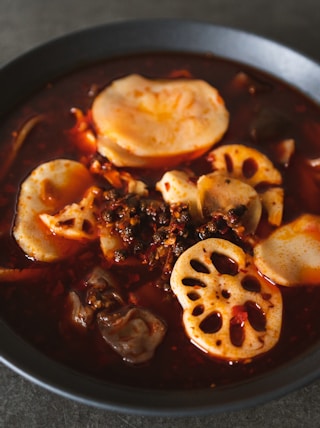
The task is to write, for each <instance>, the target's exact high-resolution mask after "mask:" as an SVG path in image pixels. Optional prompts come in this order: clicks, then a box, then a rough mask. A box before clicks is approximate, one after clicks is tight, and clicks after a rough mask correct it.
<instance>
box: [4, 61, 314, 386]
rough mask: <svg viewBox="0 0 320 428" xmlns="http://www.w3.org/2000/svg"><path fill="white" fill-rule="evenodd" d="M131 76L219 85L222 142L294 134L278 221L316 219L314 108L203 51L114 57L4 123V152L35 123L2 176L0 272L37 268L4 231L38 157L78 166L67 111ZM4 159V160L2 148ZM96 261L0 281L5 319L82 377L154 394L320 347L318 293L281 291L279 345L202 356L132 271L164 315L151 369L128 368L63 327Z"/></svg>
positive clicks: (90, 333)
mask: <svg viewBox="0 0 320 428" xmlns="http://www.w3.org/2000/svg"><path fill="white" fill-rule="evenodd" d="M131 73H138V74H141V75H144V76H146V77H151V78H152V77H155V78H170V77H184V76H185V77H193V78H200V79H204V80H206V81H207V82H209V83H210V84H212V85H213V86H215V87H216V88H218V90H219V92H220V94H221V96H222V98H223V99H224V101H225V103H226V106H227V108H228V110H229V113H230V125H229V129H228V131H227V133H226V135H225V136H224V137H223V139H222V141H221V144H224V143H229V144H230V143H237V144H246V145H251V146H253V147H255V148H257V149H258V150H260V151H262V152H263V153H266V154H267V155H268V156H269V157H270V158H271V159H275V158H276V153H275V142H278V141H279V140H281V139H285V138H293V139H294V140H295V141H296V153H295V155H294V156H293V161H292V162H290V164H289V166H288V167H281V166H279V167H278V165H277V167H278V168H279V169H280V171H281V172H282V174H283V177H284V186H285V193H286V197H285V209H284V221H289V220H291V219H292V218H294V217H296V216H297V215H299V214H300V213H302V212H303V211H304V210H306V211H308V212H312V213H314V214H320V202H319V201H320V198H319V187H318V184H317V182H316V181H315V178H314V177H313V176H312V174H311V173H310V170H309V168H308V166H306V163H305V157H317V156H318V155H319V152H320V150H319V142H318V141H319V137H320V119H319V118H320V114H319V109H318V107H317V106H315V105H314V104H313V103H312V102H310V101H309V100H307V99H306V98H305V97H304V96H302V95H301V94H299V93H297V92H296V91H295V90H292V89H291V88H289V87H287V86H286V85H284V84H282V83H280V82H278V81H276V80H274V79H271V78H270V77H269V76H265V75H264V74H262V73H260V72H256V71H253V70H251V69H247V68H246V67H243V66H242V65H239V64H234V63H231V62H228V61H222V60H219V59H216V58H214V57H212V56H198V55H193V54H190V55H189V54H166V53H159V54H141V55H134V56H127V57H120V58H115V59H112V60H107V61H105V62H103V63H100V64H95V65H92V66H90V67H87V68H84V69H81V70H78V71H75V72H74V73H71V74H69V75H66V76H65V77H63V78H60V79H59V80H57V81H54V82H48V85H47V86H46V87H45V88H43V89H42V90H41V91H39V92H37V93H35V94H34V95H33V96H32V97H30V98H29V99H28V100H27V101H25V102H24V103H23V104H22V105H21V106H20V107H18V108H16V109H15V110H14V111H13V112H11V113H10V114H8V116H7V117H6V120H5V121H3V123H2V124H1V128H0V138H1V141H2V143H3V145H4V146H9V145H10V144H11V142H12V133H13V132H17V131H18V130H19V129H21V127H22V126H23V124H24V123H25V122H26V121H27V120H28V118H31V117H33V116H35V115H42V116H43V121H40V123H39V124H37V126H35V127H34V129H33V130H32V131H31V132H30V134H29V135H28V137H27V139H26V141H25V143H24V144H23V146H22V148H21V150H20V151H19V153H18V155H17V157H16V159H15V161H14V163H13V165H12V167H11V169H10V171H9V173H8V174H7V176H6V177H5V178H4V180H3V187H2V188H3V191H2V195H1V219H2V220H1V237H0V239H1V248H2V251H1V255H0V265H1V266H7V267H16V266H19V267H27V266H30V265H33V264H34V263H36V262H34V261H32V260H29V259H28V258H26V257H25V256H24V254H23V253H22V251H21V250H20V249H19V248H18V247H17V244H16V243H15V241H14V239H13V237H12V235H11V230H12V224H13V219H14V216H15V204H16V198H17V193H18V191H19V186H20V184H21V182H22V181H23V180H24V178H25V177H26V175H27V174H28V173H29V172H30V171H31V170H32V169H34V168H35V167H36V166H37V165H39V164H40V163H42V162H44V161H47V160H50V159H55V158H59V157H64V158H70V159H74V160H83V159H84V157H85V154H84V153H81V151H79V148H78V147H77V145H76V144H75V143H74V139H73V138H72V137H71V135H70V132H69V131H70V129H72V127H73V126H74V121H75V120H74V116H73V115H72V114H71V113H70V110H71V109H72V108H78V109H80V110H82V111H83V112H86V111H87V110H88V109H90V107H91V105H92V102H93V99H94V96H95V95H96V94H97V93H98V92H99V91H100V90H101V89H102V88H104V87H105V86H106V85H108V84H109V83H110V82H111V81H112V80H113V79H116V78H119V77H123V76H125V75H128V74H131ZM243 73H244V74H243ZM243 78H245V83H243V82H242V79H243ZM261 112H262V113H261ZM1 156H2V162H4V158H5V150H4V151H3V152H2V155H1ZM190 166H192V167H193V169H194V170H195V172H196V173H199V174H202V173H206V172H208V171H209V170H210V167H209V164H208V162H207V161H206V160H205V156H203V157H202V158H201V159H198V160H196V161H194V162H193V163H192V164H191V165H190ZM164 171H165V167H164V168H163V169H161V168H160V170H156V171H154V170H148V169H144V170H141V171H134V173H135V174H139V175H140V176H141V178H142V180H144V181H147V182H148V184H150V185H154V183H155V182H156V181H157V180H158V179H159V178H160V177H161V175H162V174H163V172H164ZM297 171H299V174H297ZM301 177H302V180H301ZM310 188H311V190H310ZM258 232H259V233H261V235H267V234H268V233H269V232H270V228H269V227H268V226H267V225H266V222H265V221H264V220H262V223H261V225H260V229H259V231H258ZM4 249H6V250H5V251H4ZM100 259H101V254H100V249H99V247H98V245H97V244H96V243H93V244H90V245H88V246H87V247H86V248H85V249H83V251H81V252H80V253H79V254H78V255H76V256H74V257H72V258H71V259H70V260H66V261H63V262H60V263H53V264H52V265H51V266H50V267H49V272H50V275H48V277H46V279H45V280H34V281H27V282H24V283H8V284H2V285H1V287H0V297H1V298H0V302H1V303H0V309H1V316H2V318H3V319H4V320H5V321H6V322H7V323H8V325H9V326H10V327H12V329H13V330H14V331H16V332H17V333H19V334H20V335H21V336H22V337H23V338H24V339H25V340H27V341H28V342H30V343H32V344H33V345H34V346H35V347H36V348H37V349H39V350H40V351H41V352H44V353H45V354H46V355H48V356H49V357H51V358H53V359H55V360H58V361H60V362H62V363H63V364H66V365H68V366H70V367H72V368H74V369H77V370H79V371H80V372H84V373H86V374H89V375H92V376H95V377H98V378H100V379H106V380H110V381H114V382H116V383H120V384H125V385H133V386H142V387H151V388H190V389H192V388H199V387H210V386H219V385H223V384H230V383H234V382H238V381H241V380H244V379H248V377H252V376H255V375H259V374H261V373H263V372H266V371H268V370H271V369H272V368H273V367H276V366H279V365H281V364H284V363H287V362H288V360H290V359H292V358H294V357H295V356H296V355H297V352H303V351H304V350H305V349H307V348H308V347H310V346H311V345H312V344H314V343H315V342H316V341H318V340H319V337H320V325H319V323H318V319H317V307H318V302H319V301H320V287H292V288H285V287H281V292H282V296H283V302H284V318H283V328H282V333H281V337H280V341H279V343H278V344H277V345H276V347H275V348H273V349H272V350H271V351H269V352H268V353H266V354H265V355H262V356H260V357H256V358H254V359H253V360H252V362H250V363H247V364H244V363H232V364H229V363H228V362H226V361H222V360H219V359H214V358H210V357H209V356H208V355H206V354H205V353H204V352H202V351H200V350H199V349H198V348H197V347H196V346H194V345H193V344H192V343H191V342H190V340H189V339H188V338H187V337H186V334H185V332H184V328H183V325H182V310H181V308H180V305H179V304H178V302H177V301H176V299H175V298H174V297H173V296H172V294H171V293H170V292H167V291H165V290H163V289H161V288H159V287H156V286H155V285H154V283H155V274H154V273H148V272H147V273H146V272H145V271H137V274H138V275H139V276H137V278H136V279H135V282H134V284H133V286H132V293H133V294H134V295H135V298H136V300H137V302H138V304H139V305H141V306H143V307H147V308H149V309H150V310H151V311H153V312H154V313H156V314H157V315H159V316H160V317H162V318H163V319H164V320H165V322H166V324H167V327H168V330H167V334H166V336H165V338H164V341H163V343H162V344H161V345H160V346H159V347H158V349H157V350H156V353H155V356H154V357H153V358H152V360H151V361H150V362H148V363H145V364H142V365H141V366H132V365H129V364H126V363H124V362H123V361H122V359H121V357H119V356H118V355H117V354H116V353H115V352H114V351H113V350H111V348H110V347H109V346H108V345H107V344H106V343H105V341H104V340H103V338H102V336H101V334H100V333H99V331H98V329H97V328H96V327H90V328H88V329H86V330H83V329H80V328H76V327H74V326H72V324H71V323H70V322H69V318H70V308H69V306H68V303H67V293H68V291H69V287H70V288H73V289H75V290H76V291H78V292H80V293H81V290H82V287H83V278H84V276H85V275H86V274H87V272H89V271H90V270H91V269H92V268H93V267H94V266H95V265H96V263H97V260H100ZM115 270H116V274H117V275H118V277H119V279H120V282H121V283H122V284H126V283H128V282H130V281H132V277H131V272H130V269H129V271H128V272H126V271H125V270H123V269H120V270H117V269H115ZM126 291H128V290H126Z"/></svg>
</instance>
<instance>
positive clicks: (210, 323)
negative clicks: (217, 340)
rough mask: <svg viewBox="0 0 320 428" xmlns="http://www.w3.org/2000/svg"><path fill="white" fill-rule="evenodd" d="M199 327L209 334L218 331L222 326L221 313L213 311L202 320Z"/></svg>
mask: <svg viewBox="0 0 320 428" xmlns="http://www.w3.org/2000/svg"><path fill="white" fill-rule="evenodd" d="M199 327H200V329H201V330H202V331H203V332H204V333H207V334H211V333H216V332H218V331H219V330H220V329H221V327H222V317H221V314H220V313H219V312H212V313H211V314H210V315H208V316H206V317H205V318H204V319H203V320H202V321H201V323H200V325H199Z"/></svg>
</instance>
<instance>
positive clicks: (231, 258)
mask: <svg viewBox="0 0 320 428" xmlns="http://www.w3.org/2000/svg"><path fill="white" fill-rule="evenodd" d="M171 287H172V290H173V292H174V293H175V295H176V296H177V298H178V300H179V302H180V304H181V306H182V308H183V323H184V327H185V330H186V333H187V335H188V336H189V337H190V339H191V341H192V342H193V343H194V344H195V345H197V346H198V347H199V348H201V349H202V350H203V351H205V352H207V353H209V354H210V355H212V356H215V357H220V358H223V359H227V360H247V359H251V358H253V357H255V356H257V355H259V354H262V353H265V352H267V351H269V350H270V349H271V348H273V347H274V346H275V345H276V343H277V342H278V339H279V336H280V332H281V324H282V297H281V292H280V290H279V289H278V288H277V287H276V286H274V285H273V284H271V283H269V282H268V281H266V280H265V279H264V278H263V277H261V276H260V275H259V274H258V272H257V270H256V268H255V266H254V265H253V262H252V258H251V257H250V256H249V255H247V254H246V253H245V252H244V251H243V250H242V249H241V248H240V247H238V246H237V245H234V244H233V243H231V242H228V241H226V240H224V239H219V238H211V239H206V240H204V241H201V242H198V243H197V244H195V245H193V246H192V247H190V248H189V249H188V250H186V251H185V252H184V253H183V254H182V255H181V256H180V257H179V259H178V260H177V262H176V264H175V266H174V268H173V271H172V275H171Z"/></svg>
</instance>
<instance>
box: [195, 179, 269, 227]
mask: <svg viewBox="0 0 320 428" xmlns="http://www.w3.org/2000/svg"><path fill="white" fill-rule="evenodd" d="M197 188H198V192H199V199H200V206H201V208H202V211H203V212H204V213H212V212H215V211H221V212H223V213H228V212H229V211H230V210H232V209H238V208H239V207H242V209H243V210H244V215H243V216H242V218H241V224H242V225H243V226H244V228H245V231H246V233H254V232H255V230H256V228H257V226H258V224H259V221H260V218H261V213H262V206H261V202H260V198H259V195H258V193H257V192H256V191H255V190H254V188H253V187H252V186H250V185H249V184H247V183H244V182H242V181H241V180H238V179H236V178H230V177H227V176H225V175H222V174H220V172H213V173H211V174H207V175H202V176H201V177H200V178H199V180H198V182H197Z"/></svg>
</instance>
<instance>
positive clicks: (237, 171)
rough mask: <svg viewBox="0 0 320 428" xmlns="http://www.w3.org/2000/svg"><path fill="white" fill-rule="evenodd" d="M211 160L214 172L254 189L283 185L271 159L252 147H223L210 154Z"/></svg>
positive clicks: (237, 145)
mask: <svg viewBox="0 0 320 428" xmlns="http://www.w3.org/2000/svg"><path fill="white" fill-rule="evenodd" d="M209 159H210V161H212V167H213V169H214V170H217V171H220V172H222V173H224V174H226V175H228V176H230V177H233V178H237V179H239V180H241V181H243V182H245V183H247V184H250V186H252V187H255V186H257V185H258V184H260V183H267V184H274V185H279V184H281V183H282V177H281V174H280V172H279V171H278V170H277V169H276V168H275V167H274V165H273V163H272V162H271V161H270V159H269V158H268V157H267V156H265V155H264V154H262V153H261V152H259V151H258V150H256V149H253V148H251V147H246V146H243V145H241V144H230V145H226V146H221V147H219V148H218V149H215V150H213V151H212V152H211V153H210V154H209Z"/></svg>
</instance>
